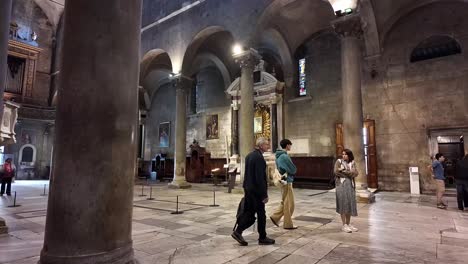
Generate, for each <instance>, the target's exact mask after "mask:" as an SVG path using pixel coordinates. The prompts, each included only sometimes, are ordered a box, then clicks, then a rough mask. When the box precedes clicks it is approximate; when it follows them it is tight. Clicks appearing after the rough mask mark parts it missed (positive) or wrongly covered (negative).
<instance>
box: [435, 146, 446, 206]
mask: <svg viewBox="0 0 468 264" xmlns="http://www.w3.org/2000/svg"><path fill="white" fill-rule="evenodd" d="M444 160H445V157H444V154H442V153H437V154H436V155H435V159H434V161H433V162H432V170H433V171H434V180H435V182H436V196H437V208H439V209H447V205H446V204H445V203H444V202H443V201H442V197H443V196H444V193H445V175H444V166H443V165H442V163H443V162H444Z"/></svg>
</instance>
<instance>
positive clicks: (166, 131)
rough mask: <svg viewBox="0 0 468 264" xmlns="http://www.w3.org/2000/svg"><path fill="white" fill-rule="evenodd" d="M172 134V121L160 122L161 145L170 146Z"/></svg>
mask: <svg viewBox="0 0 468 264" xmlns="http://www.w3.org/2000/svg"><path fill="white" fill-rule="evenodd" d="M170 135H171V123H170V122H164V123H160V124H159V147H160V148H168V147H169V141H170Z"/></svg>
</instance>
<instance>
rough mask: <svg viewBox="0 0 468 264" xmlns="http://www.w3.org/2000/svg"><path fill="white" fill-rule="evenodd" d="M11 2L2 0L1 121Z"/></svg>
mask: <svg viewBox="0 0 468 264" xmlns="http://www.w3.org/2000/svg"><path fill="white" fill-rule="evenodd" d="M11 4H12V0H2V1H0V94H1V95H2V98H1V99H2V100H1V101H0V122H1V121H2V118H3V107H4V105H3V92H4V91H5V85H6V72H7V69H8V65H7V57H8V37H9V32H10V19H11Z"/></svg>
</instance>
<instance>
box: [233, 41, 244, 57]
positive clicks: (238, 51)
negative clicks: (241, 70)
mask: <svg viewBox="0 0 468 264" xmlns="http://www.w3.org/2000/svg"><path fill="white" fill-rule="evenodd" d="M243 51H244V49H243V48H242V46H241V45H240V44H235V45H234V46H233V47H232V54H233V55H237V54H241V53H242V52H243Z"/></svg>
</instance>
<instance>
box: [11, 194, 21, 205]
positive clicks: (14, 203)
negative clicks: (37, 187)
mask: <svg viewBox="0 0 468 264" xmlns="http://www.w3.org/2000/svg"><path fill="white" fill-rule="evenodd" d="M18 206H21V205H19V204H16V191H15V197H14V198H13V204H12V205H9V206H8V207H18Z"/></svg>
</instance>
